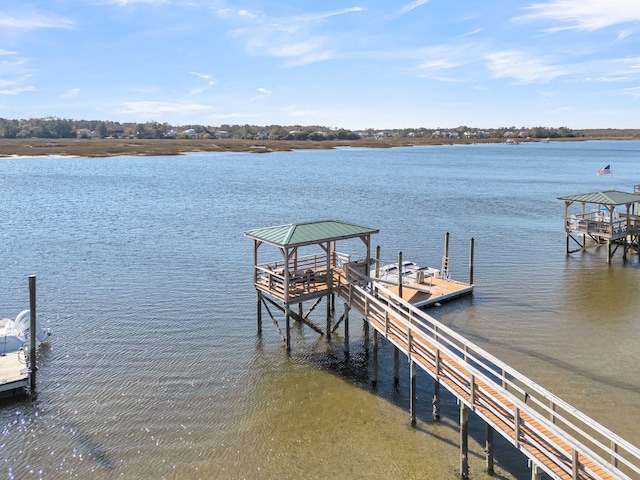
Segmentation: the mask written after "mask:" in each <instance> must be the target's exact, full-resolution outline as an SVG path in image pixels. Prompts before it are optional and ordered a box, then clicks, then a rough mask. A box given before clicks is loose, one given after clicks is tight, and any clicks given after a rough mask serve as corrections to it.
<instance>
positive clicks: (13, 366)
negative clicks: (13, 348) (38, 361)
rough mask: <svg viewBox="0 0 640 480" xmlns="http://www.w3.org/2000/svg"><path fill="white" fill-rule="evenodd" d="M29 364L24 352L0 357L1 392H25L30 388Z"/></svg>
mask: <svg viewBox="0 0 640 480" xmlns="http://www.w3.org/2000/svg"><path fill="white" fill-rule="evenodd" d="M27 363H28V361H27V358H26V356H25V352H24V350H18V351H17V352H11V353H7V354H6V355H2V356H0V392H10V391H15V390H24V389H26V388H27V387H28V386H29V374H30V370H29V367H28V365H27Z"/></svg>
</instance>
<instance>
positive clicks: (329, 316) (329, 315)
mask: <svg viewBox="0 0 640 480" xmlns="http://www.w3.org/2000/svg"><path fill="white" fill-rule="evenodd" d="M327 338H331V294H329V295H327Z"/></svg>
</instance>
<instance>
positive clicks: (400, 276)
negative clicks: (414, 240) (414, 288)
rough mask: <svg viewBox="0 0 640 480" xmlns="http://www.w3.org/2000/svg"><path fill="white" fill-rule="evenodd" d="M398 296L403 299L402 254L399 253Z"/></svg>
mask: <svg viewBox="0 0 640 480" xmlns="http://www.w3.org/2000/svg"><path fill="white" fill-rule="evenodd" d="M398 296H399V297H400V298H402V252H398Z"/></svg>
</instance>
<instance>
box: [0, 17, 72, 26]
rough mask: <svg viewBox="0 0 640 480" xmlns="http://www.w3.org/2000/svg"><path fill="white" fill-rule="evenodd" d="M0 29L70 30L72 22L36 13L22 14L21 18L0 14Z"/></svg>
mask: <svg viewBox="0 0 640 480" xmlns="http://www.w3.org/2000/svg"><path fill="white" fill-rule="evenodd" d="M0 27H2V28H10V29H14V30H39V29H42V28H65V29H70V28H72V27H73V22H72V21H71V20H69V19H66V18H63V17H57V16H47V15H41V14H37V13H35V14H34V13H31V14H23V15H22V16H11V15H6V14H1V13H0Z"/></svg>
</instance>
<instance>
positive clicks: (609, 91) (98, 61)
mask: <svg viewBox="0 0 640 480" xmlns="http://www.w3.org/2000/svg"><path fill="white" fill-rule="evenodd" d="M49 116H53V117H58V118H68V119H74V120H111V121H118V122H137V123H144V122H147V121H156V122H160V123H164V122H167V123H170V124H172V125H187V124H201V125H208V126H220V125H225V124H229V125H234V124H238V125H244V124H250V125H261V126H267V125H274V124H277V125H321V126H325V127H330V128H347V129H352V130H358V129H366V128H375V129H385V128H420V127H424V128H455V127H458V126H463V125H465V126H469V127H477V128H499V127H511V126H515V127H518V128H519V127H534V126H544V127H562V126H565V127H569V128H573V129H583V128H640V0H546V1H545V0H539V1H537V2H536V1H519V0H509V1H507V0H484V1H477V0H455V1H452V0H400V1H397V2H394V1H388V0H385V1H382V0H371V1H368V0H325V1H322V2H309V1H308V0H304V1H303V0H297V1H294V0H244V1H231V0H46V1H45V0H2V1H1V2H0V118H10V119H23V118H24V119H26V118H42V117H49Z"/></svg>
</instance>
